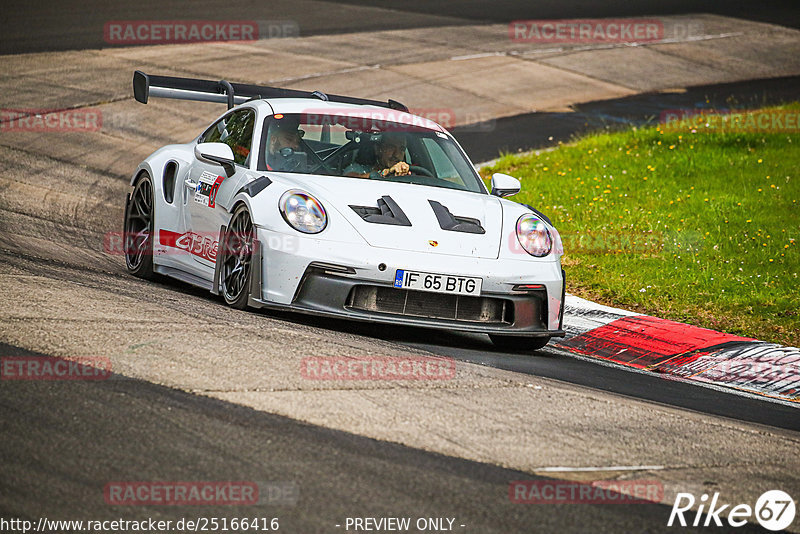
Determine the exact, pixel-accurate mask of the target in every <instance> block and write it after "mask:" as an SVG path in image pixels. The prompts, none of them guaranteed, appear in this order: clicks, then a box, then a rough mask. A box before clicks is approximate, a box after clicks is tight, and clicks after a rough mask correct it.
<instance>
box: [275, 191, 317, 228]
mask: <svg viewBox="0 0 800 534" xmlns="http://www.w3.org/2000/svg"><path fill="white" fill-rule="evenodd" d="M278 207H279V208H280V210H281V215H283V220H285V221H286V223H287V224H288V225H289V226H291V227H292V228H294V229H295V230H297V231H298V232H303V233H304V234H318V233H320V232H321V231H323V230H324V229H325V226H327V224H328V215H327V214H326V213H325V208H324V207H322V203H321V202H320V201H319V200H317V199H316V198H314V197H312V196H311V195H309V194H308V193H305V192H303V191H301V190H299V189H290V190H289V191H287V192H285V193H284V194H283V196H281V199H280V201H278Z"/></svg>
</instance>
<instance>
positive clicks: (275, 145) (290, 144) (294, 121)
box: [266, 116, 305, 171]
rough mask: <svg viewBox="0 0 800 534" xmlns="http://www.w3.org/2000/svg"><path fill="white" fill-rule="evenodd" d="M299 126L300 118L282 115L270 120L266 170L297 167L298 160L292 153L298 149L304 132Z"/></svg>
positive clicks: (282, 169)
mask: <svg viewBox="0 0 800 534" xmlns="http://www.w3.org/2000/svg"><path fill="white" fill-rule="evenodd" d="M299 127H300V120H299V119H298V118H295V117H286V116H284V117H283V118H280V119H274V120H273V121H272V124H271V125H270V128H269V138H268V140H267V161H266V163H267V170H270V171H293V170H295V169H296V168H297V166H298V164H299V162H298V160H297V159H295V158H292V155H293V154H294V153H295V152H298V151H299V149H300V141H301V140H302V139H303V134H305V132H304V131H303V130H300V129H299ZM286 149H290V150H286Z"/></svg>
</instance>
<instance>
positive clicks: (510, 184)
mask: <svg viewBox="0 0 800 534" xmlns="http://www.w3.org/2000/svg"><path fill="white" fill-rule="evenodd" d="M520 189H521V186H520V183H519V180H517V179H516V178H514V177H513V176H509V175H507V174H503V173H501V172H496V173H494V174H493V175H492V194H493V195H494V196H496V197H510V196H512V195H516V194H517V193H519V190H520Z"/></svg>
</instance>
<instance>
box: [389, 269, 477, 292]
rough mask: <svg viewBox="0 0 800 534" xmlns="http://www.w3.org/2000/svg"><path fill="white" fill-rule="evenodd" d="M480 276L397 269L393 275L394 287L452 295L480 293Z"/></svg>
mask: <svg viewBox="0 0 800 534" xmlns="http://www.w3.org/2000/svg"><path fill="white" fill-rule="evenodd" d="M482 282H483V279H481V278H471V277H469V276H455V275H451V274H436V273H422V272H419V271H407V270H405V269H397V272H396V273H395V275H394V287H396V288H400V289H415V290H417V291H430V292H432V293H450V294H452V295H480V294H481V283H482Z"/></svg>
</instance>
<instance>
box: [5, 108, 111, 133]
mask: <svg viewBox="0 0 800 534" xmlns="http://www.w3.org/2000/svg"><path fill="white" fill-rule="evenodd" d="M102 126H103V112H102V111H100V110H99V109H96V108H82V109H61V110H56V109H49V110H48V109H0V131H8V132H14V131H20V132H96V131H97V130H99V129H100V128H102Z"/></svg>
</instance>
